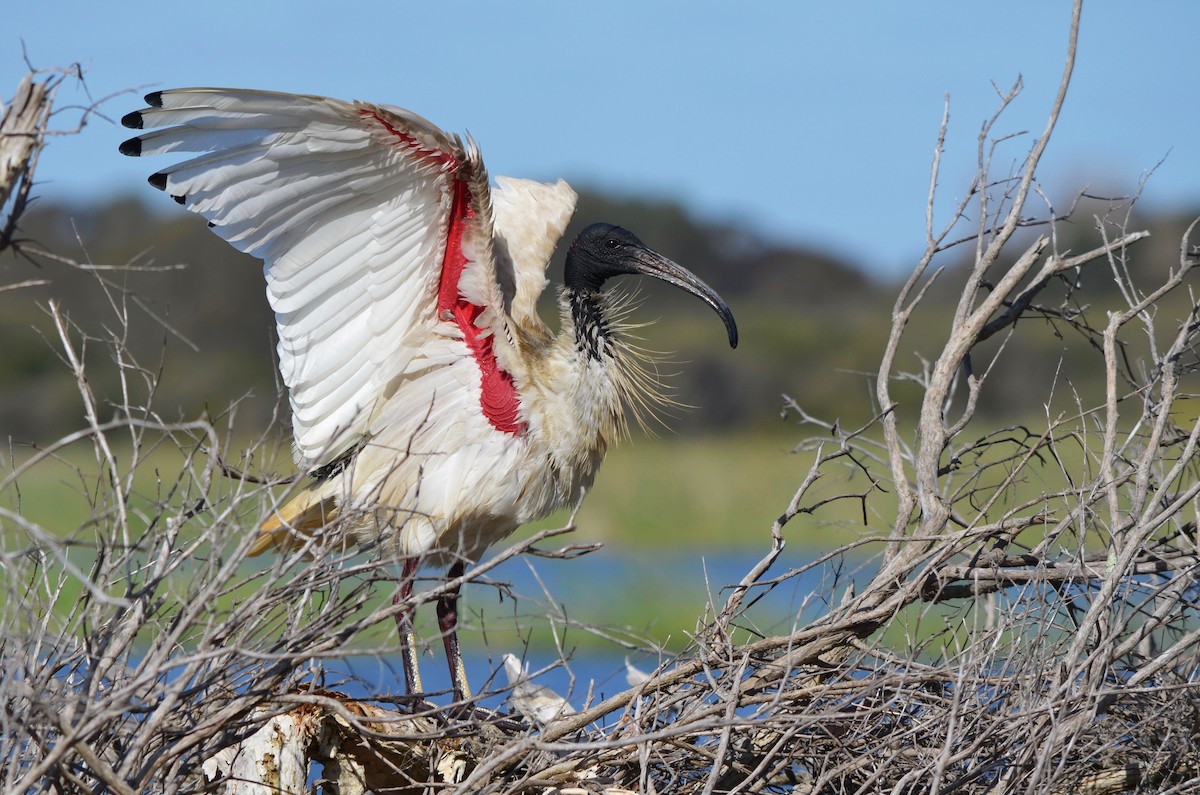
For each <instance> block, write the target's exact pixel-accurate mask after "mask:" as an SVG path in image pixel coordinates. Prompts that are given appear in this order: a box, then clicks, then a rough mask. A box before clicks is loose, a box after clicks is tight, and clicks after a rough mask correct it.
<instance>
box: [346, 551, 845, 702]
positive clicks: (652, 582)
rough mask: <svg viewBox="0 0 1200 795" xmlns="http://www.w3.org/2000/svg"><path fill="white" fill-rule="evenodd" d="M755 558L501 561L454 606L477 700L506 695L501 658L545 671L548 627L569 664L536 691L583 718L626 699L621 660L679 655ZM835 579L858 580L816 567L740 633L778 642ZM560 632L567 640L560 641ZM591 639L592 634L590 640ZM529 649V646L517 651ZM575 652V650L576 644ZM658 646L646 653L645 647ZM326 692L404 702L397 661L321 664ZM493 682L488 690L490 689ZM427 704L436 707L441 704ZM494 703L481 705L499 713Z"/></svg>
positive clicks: (423, 628) (619, 556)
mask: <svg viewBox="0 0 1200 795" xmlns="http://www.w3.org/2000/svg"><path fill="white" fill-rule="evenodd" d="M811 555H812V552H811V550H803V551H799V552H794V553H793V552H792V551H791V550H785V552H784V554H783V555H782V556H781V557H780V559H779V560H778V561H776V563H775V566H774V567H773V568H772V569H771V571H770V572H769V573H768V574H767V575H766V578H765V579H769V578H771V577H777V576H780V575H782V574H784V573H785V572H787V571H789V570H791V569H793V568H798V567H800V566H802V565H803V564H804V563H805V562H806V560H811ZM761 556H762V553H761V552H756V551H729V550H719V551H711V550H709V551H699V550H661V549H646V550H631V549H614V548H611V547H605V548H603V549H601V550H598V551H596V552H593V553H591V554H588V555H585V556H583V557H581V558H577V559H574V560H552V559H544V558H534V557H525V558H517V559H513V560H510V561H506V562H505V563H503V564H501V565H500V566H499V567H497V568H496V569H493V570H492V571H491V572H489V573H488V578H489V579H490V580H491V581H492V582H493V583H501V584H502V585H503V587H504V596H503V597H501V591H500V588H499V587H497V585H495V584H471V585H469V586H467V588H466V589H464V593H463V601H462V604H461V606H460V614H461V615H462V619H461V623H462V625H463V629H462V631H461V632H460V637H461V638H462V640H463V643H464V659H465V663H466V667H467V674H468V678H469V680H470V682H471V684H472V686H473V687H474V688H475V689H476V691H479V692H482V691H484V690H488V689H497V688H500V687H504V686H506V685H507V684H508V680H507V677H506V676H505V674H504V672H503V670H502V668H501V666H502V659H503V656H504V654H506V653H511V654H515V655H516V656H518V657H521V658H524V659H525V660H526V661H527V662H528V665H529V669H530V670H531V671H538V670H539V669H541V668H544V667H548V666H553V665H555V664H556V663H558V662H559V661H560V658H561V656H560V653H559V651H558V650H557V649H556V648H555V646H554V643H553V642H552V639H553V637H554V633H552V632H551V631H550V627H551V626H553V627H555V629H556V631H557V634H558V637H559V638H560V640H561V639H563V638H564V636H565V642H563V643H562V645H563V647H564V649H565V650H566V652H567V654H566V656H567V658H568V659H567V661H566V663H565V664H564V665H557V667H555V668H554V669H553V670H550V671H547V672H546V673H544V674H542V675H540V676H538V677H537V678H536V679H535V681H536V682H537V683H538V684H543V685H546V686H547V687H550V688H551V689H552V690H554V691H555V692H556V693H559V694H560V695H569V698H570V701H571V703H572V704H573V706H575V707H577V708H579V707H582V706H583V704H584V701H585V700H586V699H587V694H588V690H589V688H591V690H592V701H593V702H595V701H599V700H602V699H603V698H605V697H607V696H610V695H612V694H614V693H617V692H620V691H622V690H625V689H626V688H627V687H628V685H627V683H626V668H625V660H626V659H627V658H628V659H629V660H630V661H631V662H632V663H633V664H634V665H636V666H637V667H639V668H641V669H643V670H645V671H651V670H653V669H654V668H655V667H656V666H658V665H659V664H660V663H661V662H664V661H667V660H669V659H670V658H671V656H672V654H673V653H674V652H675V651H678V650H680V649H682V648H684V647H685V646H686V642H687V638H686V634H687V633H688V632H690V631H692V630H694V629H695V627H696V621H697V619H698V618H700V617H702V616H703V615H704V614H705V610H706V605H707V604H709V602H710V600H712V601H715V602H716V603H717V604H718V605H723V604H724V602H725V599H726V598H727V596H728V590H727V589H725V586H727V585H729V584H732V583H737V582H738V581H739V580H741V579H742V577H744V576H745V575H746V573H747V572H748V571H749V570H750V569H751V568H752V567H753V566H754V565H755V564H756V563H757V562H758V560H759V559H760V557H761ZM835 574H836V575H837V576H838V578H839V582H840V583H841V584H840V585H838V586H837V588H836V589H833V590H835V592H836V595H835V597H834V598H837V597H839V596H840V594H841V589H842V588H844V587H845V585H844V584H845V582H848V581H849V580H850V579H858V578H859V577H861V573H859V572H850V571H838V570H837V569H836V566H835V564H832V563H831V564H825V565H823V566H819V567H816V568H814V569H812V570H810V571H806V572H804V573H802V574H800V575H798V576H797V577H794V578H792V579H791V580H789V581H788V582H786V583H784V584H782V585H780V586H779V587H777V588H775V589H773V590H772V591H771V592H769V593H767V594H765V595H764V596H762V598H761V599H760V600H759V601H758V602H757V603H756V604H755V605H754V607H753V608H752V610H751V612H750V614H749V616H748V617H747V620H746V621H743V622H742V626H744V627H749V628H751V629H752V630H753V631H757V632H761V633H762V634H775V633H779V632H786V631H788V630H789V629H790V628H791V627H792V626H793V625H794V624H795V623H796V621H797V620H798V619H799V620H804V619H808V618H812V617H814V616H815V615H816V613H817V611H823V610H824V600H825V599H827V598H828V595H829V592H830V591H831V585H830V584H831V582H832V580H833V579H834V576H835ZM433 613H434V610H433V606H432V605H425V606H423V607H422V608H421V610H420V612H419V615H421V617H422V620H421V621H419V623H418V626H419V633H420V634H422V635H425V636H427V637H431V638H433V642H432V643H429V644H428V647H429V648H428V650H427V651H426V652H425V653H423V654H422V657H421V674H422V677H423V679H424V682H423V683H424V686H425V688H426V690H428V691H439V690H445V689H447V688H448V687H449V675H448V671H447V666H446V662H445V659H444V655H443V652H442V648H441V643H439V642H437V640H436V629H435V628H434V625H433V623H432V622H433V619H432V616H433ZM564 628H566V629H565V632H564ZM592 628H594V629H592ZM530 638H533V639H534V640H533V643H532V644H528V643H527V641H528V640H529V639H530ZM581 640H582V642H581ZM656 645H658V646H660V647H661V646H662V645H665V646H666V650H665V651H656V650H655V646H656ZM325 667H326V669H327V671H329V674H328V675H327V678H326V682H327V684H329V685H330V686H335V687H337V688H338V689H341V690H345V691H348V692H350V693H351V694H352V695H356V696H374V695H379V694H387V693H400V692H402V691H403V675H402V673H401V668H400V660H399V656H398V655H385V656H382V657H379V656H373V657H356V658H348V659H345V660H339V661H332V662H328V663H326V665H325ZM492 676H494V679H493V680H492V682H491V684H490V686H489V684H488V682H489V677H492ZM434 700H435V701H440V702H443V703H444V702H445V701H446V700H447V699H446V698H445V697H442V698H436V699H434ZM502 701H503V696H494V697H491V698H485V699H484V705H485V706H489V707H497V706H500V704H501V702H502Z"/></svg>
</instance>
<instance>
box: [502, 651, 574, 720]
mask: <svg viewBox="0 0 1200 795" xmlns="http://www.w3.org/2000/svg"><path fill="white" fill-rule="evenodd" d="M504 673H505V674H506V675H507V676H508V684H509V687H511V688H512V691H511V692H510V693H509V696H508V700H509V702H510V703H511V704H512V706H513V709H515V710H516V711H517V712H519V713H521V714H522V715H524V716H525V717H526V718H528V719H529V720H531V721H533V722H534V723H536V724H539V725H541V726H545V725H546V724H548V723H552V722H553V721H555V720H557V719H559V718H561V717H565V716H567V715H574V714H575V708H574V707H572V706H571V703H570V702H569V701H567V700H566V699H565V698H563V697H562V696H560V695H559V694H558V693H555V692H554V691H553V690H551V689H550V688H548V687H546V686H545V685H539V684H535V683H534V682H533V681H532V680H531V679H530V678H529V666H528V664H526V665H522V664H521V661H520V660H519V659H517V657H516V655H514V654H505V655H504Z"/></svg>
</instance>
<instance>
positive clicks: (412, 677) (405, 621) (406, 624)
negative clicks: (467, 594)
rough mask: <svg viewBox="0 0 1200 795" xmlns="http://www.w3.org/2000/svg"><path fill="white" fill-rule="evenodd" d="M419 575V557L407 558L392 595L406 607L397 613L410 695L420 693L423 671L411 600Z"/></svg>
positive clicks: (393, 601)
mask: <svg viewBox="0 0 1200 795" xmlns="http://www.w3.org/2000/svg"><path fill="white" fill-rule="evenodd" d="M416 576H417V559H416V558H405V559H404V566H403V569H402V570H401V572H400V590H399V591H397V592H396V595H395V596H394V597H392V604H394V605H398V604H401V603H403V604H404V607H403V609H402V610H400V612H398V613H396V630H397V631H398V632H399V633H400V654H401V655H402V656H403V658H404V687H405V689H406V690H407V691H408V695H410V696H416V695H420V694H421V693H422V692H424V691H423V689H422V687H421V672H420V671H419V670H418V669H417V644H416V634H415V633H414V632H413V613H414V612H415V610H416V608H415V606H414V605H413V604H412V602H411V597H412V589H413V580H414V579H416Z"/></svg>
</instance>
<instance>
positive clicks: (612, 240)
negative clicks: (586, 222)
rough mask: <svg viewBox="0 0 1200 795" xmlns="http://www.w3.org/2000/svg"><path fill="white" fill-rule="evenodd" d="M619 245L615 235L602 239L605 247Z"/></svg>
mask: <svg viewBox="0 0 1200 795" xmlns="http://www.w3.org/2000/svg"><path fill="white" fill-rule="evenodd" d="M619 245H621V244H620V243H619V242H617V239H616V238H615V237H610V238H609V239H608V240H605V241H604V247H605V248H616V247H617V246H619Z"/></svg>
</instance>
